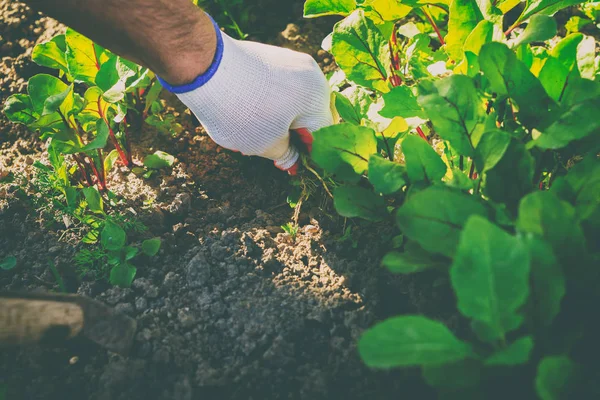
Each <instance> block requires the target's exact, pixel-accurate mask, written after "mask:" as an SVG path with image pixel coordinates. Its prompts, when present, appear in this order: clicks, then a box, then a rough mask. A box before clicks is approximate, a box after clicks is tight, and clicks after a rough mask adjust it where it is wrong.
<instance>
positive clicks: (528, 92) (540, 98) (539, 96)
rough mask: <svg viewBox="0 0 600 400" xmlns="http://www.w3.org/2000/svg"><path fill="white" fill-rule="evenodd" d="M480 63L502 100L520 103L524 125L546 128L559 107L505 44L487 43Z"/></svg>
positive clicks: (521, 118) (494, 90) (483, 48)
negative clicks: (506, 99)
mask: <svg viewBox="0 0 600 400" xmlns="http://www.w3.org/2000/svg"><path fill="white" fill-rule="evenodd" d="M479 64H480V66H481V70H482V71H483V73H484V75H485V76H486V77H487V79H488V80H489V82H490V87H491V90H492V91H493V92H495V93H496V94H497V96H498V101H499V100H501V99H504V98H506V97H510V98H512V99H513V100H514V101H515V103H516V104H517V105H518V106H519V120H520V121H521V122H522V123H523V125H525V126H526V127H528V128H535V127H543V126H545V125H547V124H548V123H549V122H550V121H552V120H553V119H554V113H555V112H556V109H557V107H558V106H557V105H556V103H555V102H554V101H553V100H552V99H551V98H550V97H549V96H548V95H547V94H546V91H545V90H544V88H543V86H542V85H541V83H540V82H539V81H538V79H537V78H536V77H535V76H534V75H533V74H532V73H531V72H530V71H529V68H527V66H526V65H525V64H523V62H521V61H519V59H518V58H517V56H516V55H515V53H513V52H512V51H511V50H510V49H509V48H508V47H506V45H505V44H502V43H496V42H494V43H487V44H485V45H484V46H483V47H482V48H481V51H480V53H479Z"/></svg>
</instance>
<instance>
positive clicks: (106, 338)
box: [0, 292, 137, 355]
mask: <svg viewBox="0 0 600 400" xmlns="http://www.w3.org/2000/svg"><path fill="white" fill-rule="evenodd" d="M136 327H137V324H136V322H135V320H134V319H132V318H130V317H128V316H126V315H122V314H119V313H116V312H115V311H114V310H112V309H111V308H109V307H107V306H106V305H104V304H102V303H100V302H98V301H96V300H92V299H90V298H87V297H83V296H78V295H71V294H53V293H12V292H8V293H6V292H0V346H4V347H6V346H21V345H31V344H47V345H60V344H61V343H64V342H66V341H68V340H71V339H74V338H77V337H85V338H87V339H89V340H92V341H93V342H95V343H97V344H99V345H100V346H102V347H104V348H106V349H107V350H110V351H113V352H115V353H119V354H122V355H127V353H128V352H129V349H130V348H131V344H132V343H133V337H134V334H135V331H136Z"/></svg>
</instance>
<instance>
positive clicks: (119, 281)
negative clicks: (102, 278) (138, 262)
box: [110, 263, 137, 288]
mask: <svg viewBox="0 0 600 400" xmlns="http://www.w3.org/2000/svg"><path fill="white" fill-rule="evenodd" d="M136 272H137V269H136V268H135V267H134V266H133V265H131V264H129V263H121V264H118V265H115V266H114V267H113V268H112V269H111V270H110V283H111V284H113V285H116V286H120V287H123V288H128V287H130V286H131V283H132V282H133V279H134V278H135V274H136Z"/></svg>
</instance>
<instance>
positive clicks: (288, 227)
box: [281, 222, 298, 240]
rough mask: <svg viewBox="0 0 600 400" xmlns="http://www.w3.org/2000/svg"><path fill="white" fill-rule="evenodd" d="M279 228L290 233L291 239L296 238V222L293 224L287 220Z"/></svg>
mask: <svg viewBox="0 0 600 400" xmlns="http://www.w3.org/2000/svg"><path fill="white" fill-rule="evenodd" d="M281 229H283V231H284V232H285V233H287V234H288V235H290V237H291V238H292V240H295V239H296V236H297V235H298V225H297V224H294V223H293V222H288V223H287V224H285V225H281Z"/></svg>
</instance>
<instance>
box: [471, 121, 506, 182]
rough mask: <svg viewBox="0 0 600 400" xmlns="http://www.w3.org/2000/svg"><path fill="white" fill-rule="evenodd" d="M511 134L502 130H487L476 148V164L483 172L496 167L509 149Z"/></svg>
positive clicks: (478, 169)
mask: <svg viewBox="0 0 600 400" xmlns="http://www.w3.org/2000/svg"><path fill="white" fill-rule="evenodd" d="M510 142H511V136H510V135H509V134H508V133H506V132H504V131H501V130H493V131H488V132H485V133H484V134H483V135H482V136H481V139H480V140H479V143H477V147H476V148H475V165H476V166H477V171H479V172H481V173H483V172H486V171H489V170H490V169H492V168H494V167H495V166H496V164H498V162H500V160H502V157H504V153H506V150H507V149H508V146H509V145H510Z"/></svg>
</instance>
